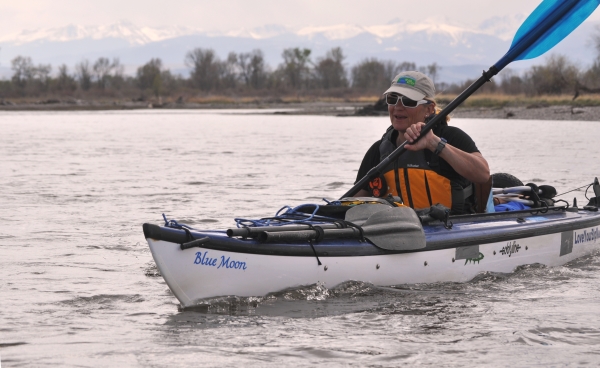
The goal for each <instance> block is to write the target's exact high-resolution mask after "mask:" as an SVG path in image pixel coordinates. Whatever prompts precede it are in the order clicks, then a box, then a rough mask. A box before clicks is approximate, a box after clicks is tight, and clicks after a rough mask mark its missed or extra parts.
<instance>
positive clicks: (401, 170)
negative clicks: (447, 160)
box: [369, 129, 473, 212]
mask: <svg viewBox="0 0 600 368" xmlns="http://www.w3.org/2000/svg"><path fill="white" fill-rule="evenodd" d="M393 133H394V130H393V129H388V131H387V132H386V133H385V134H384V135H383V137H382V140H381V145H380V146H379V155H380V159H381V160H383V159H385V158H386V157H387V156H389V155H390V153H392V151H394V149H396V146H395V145H394V144H393V143H392V134H393ZM369 188H370V191H371V194H372V195H373V196H375V197H384V196H388V195H390V194H391V195H392V196H395V197H400V201H402V202H403V203H404V204H405V205H407V206H410V207H412V208H414V209H422V208H429V207H431V206H433V205H435V204H438V203H440V204H442V205H444V206H445V207H447V208H452V209H455V210H456V211H454V212H464V205H465V200H466V199H467V198H468V197H470V196H471V195H472V194H473V189H472V185H471V184H469V185H468V186H467V187H466V188H463V186H462V185H461V184H459V183H457V182H454V181H452V180H450V179H448V178H446V177H445V176H442V175H440V174H439V158H438V157H437V155H435V154H433V155H432V157H431V162H427V160H426V159H425V152H424V151H423V150H421V151H416V152H414V151H406V152H405V153H404V154H402V155H401V156H400V157H398V159H397V160H396V161H394V162H393V163H390V165H389V166H388V167H386V168H385V169H384V170H383V175H381V176H379V177H376V178H374V179H373V180H371V182H370V183H369Z"/></svg>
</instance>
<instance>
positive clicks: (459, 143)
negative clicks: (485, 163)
mask: <svg viewBox="0 0 600 368" xmlns="http://www.w3.org/2000/svg"><path fill="white" fill-rule="evenodd" d="M434 133H436V135H437V136H438V137H440V138H445V139H446V140H447V141H448V144H450V145H451V146H453V147H456V148H458V149H460V150H461V151H465V152H467V153H474V152H479V149H477V145H476V144H475V142H474V141H473V139H472V138H471V137H470V136H469V135H468V134H467V133H465V132H464V131H462V130H460V129H459V128H457V127H453V126H447V125H446V126H444V127H443V128H442V129H440V130H439V131H438V132H434ZM430 152H431V151H427V152H426V157H431V154H432V153H430ZM440 171H441V172H440V174H442V176H445V177H447V178H448V179H450V180H455V181H457V182H459V183H461V184H462V185H463V187H464V186H466V185H468V183H469V181H468V180H466V179H465V178H463V177H462V176H460V175H459V174H458V173H457V172H456V170H454V168H453V167H452V166H450V164H449V163H447V162H446V161H445V160H443V159H441V158H440Z"/></svg>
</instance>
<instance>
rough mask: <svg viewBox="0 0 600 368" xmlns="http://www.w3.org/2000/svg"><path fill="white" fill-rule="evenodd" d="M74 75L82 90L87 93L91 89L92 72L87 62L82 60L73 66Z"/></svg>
mask: <svg viewBox="0 0 600 368" xmlns="http://www.w3.org/2000/svg"><path fill="white" fill-rule="evenodd" d="M75 74H76V75H77V79H78V80H79V86H80V87H81V89H82V90H84V91H87V90H89V89H90V88H92V70H91V67H90V62H89V61H88V60H82V61H81V62H79V63H78V64H76V65H75Z"/></svg>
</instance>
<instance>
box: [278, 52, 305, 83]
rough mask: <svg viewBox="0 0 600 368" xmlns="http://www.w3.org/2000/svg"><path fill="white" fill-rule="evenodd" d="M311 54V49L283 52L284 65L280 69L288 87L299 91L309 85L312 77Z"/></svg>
mask: <svg viewBox="0 0 600 368" xmlns="http://www.w3.org/2000/svg"><path fill="white" fill-rule="evenodd" d="M310 53H311V51H310V50H309V49H299V48H297V47H296V48H293V49H285V50H283V53H282V57H283V64H282V65H281V66H280V69H281V70H282V75H283V77H284V78H285V80H286V83H287V85H288V86H290V87H292V88H294V89H299V88H302V87H303V86H306V85H307V82H308V79H309V77H310V68H309V66H310V64H311V61H310Z"/></svg>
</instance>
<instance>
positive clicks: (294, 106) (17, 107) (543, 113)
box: [0, 100, 600, 121]
mask: <svg viewBox="0 0 600 368" xmlns="http://www.w3.org/2000/svg"><path fill="white" fill-rule="evenodd" d="M0 102H3V103H0V111H115V110H149V109H160V110H256V112H253V113H257V112H259V111H260V110H281V111H269V112H267V111H265V114H277V115H327V116H340V117H344V116H386V115H387V111H377V110H374V109H373V105H369V104H368V103H365V102H339V101H336V102H326V101H315V102H272V103H270V102H257V103H249V102H242V103H222V102H214V103H212V102H208V103H167V104H160V105H159V104H155V103H148V102H129V103H117V102H112V103H106V102H96V101H80V100H78V101H69V102H62V101H55V100H54V101H53V100H49V101H43V102H38V103H26V104H15V103H6V102H5V101H0ZM451 117H453V118H467V119H524V120H578V121H600V106H569V105H544V106H540V105H530V106H504V107H459V108H457V109H456V110H454V111H453V112H452V114H451Z"/></svg>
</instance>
